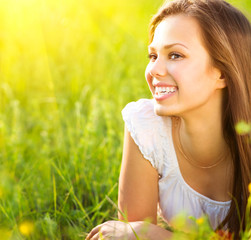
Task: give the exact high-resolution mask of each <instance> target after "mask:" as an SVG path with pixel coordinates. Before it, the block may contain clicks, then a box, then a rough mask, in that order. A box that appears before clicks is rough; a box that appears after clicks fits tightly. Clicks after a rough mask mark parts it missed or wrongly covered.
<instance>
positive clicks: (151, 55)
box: [148, 53, 157, 62]
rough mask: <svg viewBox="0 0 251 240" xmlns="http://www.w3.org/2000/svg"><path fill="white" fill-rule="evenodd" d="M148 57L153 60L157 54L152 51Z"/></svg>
mask: <svg viewBox="0 0 251 240" xmlns="http://www.w3.org/2000/svg"><path fill="white" fill-rule="evenodd" d="M148 58H149V59H150V61H152V62H154V61H155V60H156V59H157V55H156V54H154V53H150V54H149V55H148Z"/></svg>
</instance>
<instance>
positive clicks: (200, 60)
mask: <svg viewBox="0 0 251 240" xmlns="http://www.w3.org/2000/svg"><path fill="white" fill-rule="evenodd" d="M149 57H150V62H149V64H148V66H147V68H146V79H147V83H148V85H149V88H150V90H151V92H152V95H153V97H154V99H155V112H156V114H158V115H168V116H172V115H175V116H182V114H187V113H192V112H194V111H202V110H203V109H206V108H208V107H210V106H211V105H212V104H213V103H214V102H215V101H214V100H215V99H214V98H215V97H216V95H217V94H216V92H217V90H219V89H221V88H223V87H225V82H224V80H223V79H221V73H220V71H219V70H218V69H216V68H214V67H213V66H212V64H211V63H210V56H209V54H208V52H207V50H206V49H205V47H204V46H203V43H202V39H201V30H200V27H199V25H198V23H197V21H196V20H195V19H194V18H191V17H187V16H185V15H174V16H169V17H167V18H165V19H164V20H163V21H162V22H160V24H159V25H158V26H157V28H156V30H155V33H154V38H153V41H152V43H151V44H150V45H149ZM211 107H213V106H211Z"/></svg>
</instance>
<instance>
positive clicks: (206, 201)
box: [122, 99, 231, 229]
mask: <svg viewBox="0 0 251 240" xmlns="http://www.w3.org/2000/svg"><path fill="white" fill-rule="evenodd" d="M122 116H123V119H124V121H125V124H126V126H127V128H128V130H129V132H130V134H131V136H132V138H133V139H134V141H135V143H136V144H137V145H138V147H139V149H140V151H141V153H142V155H143V156H144V158H145V159H147V160H148V161H149V162H150V163H151V164H152V166H153V167H154V168H155V169H157V171H158V173H159V175H160V176H161V178H160V179H159V211H160V215H161V216H162V217H163V218H164V220H165V221H167V222H168V223H169V224H170V222H171V220H172V218H173V217H174V216H177V214H179V213H180V212H184V213H185V214H187V216H193V217H196V218H199V217H201V216H202V215H203V214H206V215H208V218H209V221H210V224H211V226H212V228H213V229H215V228H216V227H217V226H218V224H219V223H220V222H221V221H222V220H224V218H225V216H226V215H227V212H228V210H229V207H230V205H231V201H227V202H220V201H215V200H212V199H210V198H208V197H206V196H204V195H202V194H200V193H198V192H196V191H195V190H194V189H192V188H191V187H190V186H189V185H188V184H187V183H186V182H185V181H184V179H183V177H182V175H181V172H180V169H179V165H178V161H177V157H176V152H175V149H174V145H173V140H172V121H171V118H170V117H163V116H158V115H156V114H155V113H154V100H150V99H140V100H139V101H137V102H131V103H129V104H127V105H126V107H125V108H124V109H123V110H122Z"/></svg>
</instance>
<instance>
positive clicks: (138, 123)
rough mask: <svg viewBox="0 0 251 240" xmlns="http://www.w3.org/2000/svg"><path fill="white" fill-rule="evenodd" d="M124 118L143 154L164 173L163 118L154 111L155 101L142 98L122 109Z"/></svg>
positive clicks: (159, 171)
mask: <svg viewBox="0 0 251 240" xmlns="http://www.w3.org/2000/svg"><path fill="white" fill-rule="evenodd" d="M122 116H123V120H124V121H125V124H126V127H127V129H128V131H129V132H130V134H131V136H132V138H133V140H134V142H135V143H136V144H137V146H138V147H139V149H140V151H141V153H142V155H143V156H144V158H145V159H147V160H148V161H149V162H150V163H151V164H152V166H153V167H154V168H155V169H157V171H158V173H159V174H160V175H162V167H163V160H164V157H165V152H164V149H165V148H163V139H162V137H163V132H164V133H165V129H164V127H165V126H164V125H163V118H162V117H160V116H157V115H156V114H155V112H154V102H153V100H150V99H140V100H139V101H137V102H131V103H128V104H127V105H126V107H125V108H124V109H123V110H122Z"/></svg>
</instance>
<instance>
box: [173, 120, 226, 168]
mask: <svg viewBox="0 0 251 240" xmlns="http://www.w3.org/2000/svg"><path fill="white" fill-rule="evenodd" d="M176 119H177V121H178V122H177V123H176V125H178V133H177V134H178V144H177V145H178V149H179V151H180V152H181V154H182V155H183V157H184V158H185V159H186V160H187V161H188V162H189V163H190V164H191V165H193V166H194V167H197V168H202V169H209V168H213V167H216V166H218V165H219V164H220V163H221V162H223V161H224V160H225V157H226V155H224V156H223V157H222V158H221V159H220V160H219V161H218V162H216V163H214V164H212V165H209V166H201V165H199V164H197V163H195V161H193V160H191V159H190V158H189V157H187V155H186V154H185V153H184V150H183V147H182V145H181V141H180V120H179V119H178V118H176Z"/></svg>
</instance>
